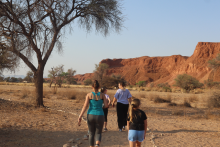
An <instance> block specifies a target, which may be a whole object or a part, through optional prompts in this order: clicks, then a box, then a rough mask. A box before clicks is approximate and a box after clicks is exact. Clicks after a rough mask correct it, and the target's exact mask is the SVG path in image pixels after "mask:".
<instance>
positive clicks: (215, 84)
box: [204, 79, 220, 88]
mask: <svg viewBox="0 0 220 147" xmlns="http://www.w3.org/2000/svg"><path fill="white" fill-rule="evenodd" d="M219 84H220V83H219V82H214V81H213V80H211V79H208V80H205V81H204V85H205V87H207V88H213V87H219Z"/></svg>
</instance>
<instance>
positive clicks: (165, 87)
mask: <svg viewBox="0 0 220 147" xmlns="http://www.w3.org/2000/svg"><path fill="white" fill-rule="evenodd" d="M157 87H158V88H162V89H163V90H162V91H163V92H171V91H172V89H171V88H170V85H169V84H168V83H160V84H157Z"/></svg>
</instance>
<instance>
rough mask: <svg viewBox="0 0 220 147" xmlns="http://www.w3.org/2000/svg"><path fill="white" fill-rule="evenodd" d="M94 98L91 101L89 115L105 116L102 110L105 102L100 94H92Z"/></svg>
mask: <svg viewBox="0 0 220 147" xmlns="http://www.w3.org/2000/svg"><path fill="white" fill-rule="evenodd" d="M92 96H93V97H92V99H90V100H89V109H88V111H87V114H92V115H104V112H103V109H102V104H103V100H102V99H100V92H98V93H95V92H92Z"/></svg>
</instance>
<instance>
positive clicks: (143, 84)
mask: <svg viewBox="0 0 220 147" xmlns="http://www.w3.org/2000/svg"><path fill="white" fill-rule="evenodd" d="M137 85H138V86H139V87H145V86H146V81H139V82H138V83H137Z"/></svg>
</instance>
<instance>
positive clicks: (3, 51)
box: [0, 42, 18, 75]
mask: <svg viewBox="0 0 220 147" xmlns="http://www.w3.org/2000/svg"><path fill="white" fill-rule="evenodd" d="M17 59H18V58H17V57H16V56H14V54H12V53H10V52H7V46H6V44H4V43H1V42H0V75H1V74H2V72H3V70H9V71H13V70H14V69H15V67H16V65H17Z"/></svg>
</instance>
